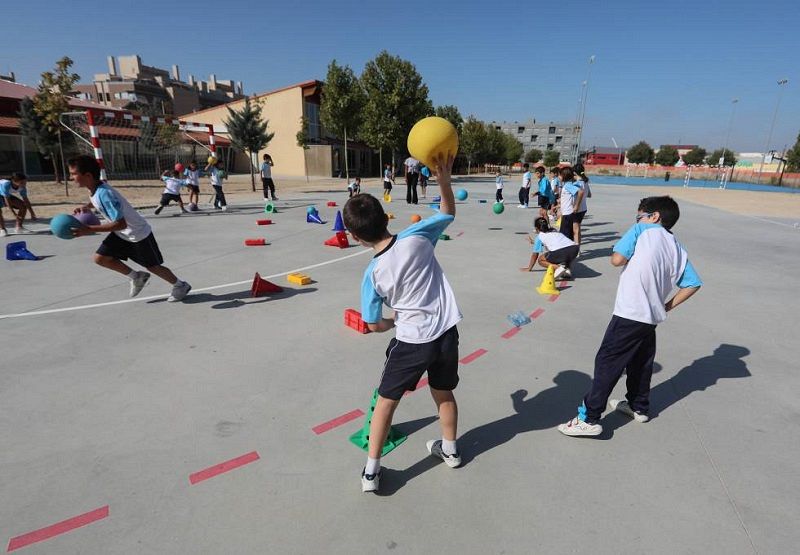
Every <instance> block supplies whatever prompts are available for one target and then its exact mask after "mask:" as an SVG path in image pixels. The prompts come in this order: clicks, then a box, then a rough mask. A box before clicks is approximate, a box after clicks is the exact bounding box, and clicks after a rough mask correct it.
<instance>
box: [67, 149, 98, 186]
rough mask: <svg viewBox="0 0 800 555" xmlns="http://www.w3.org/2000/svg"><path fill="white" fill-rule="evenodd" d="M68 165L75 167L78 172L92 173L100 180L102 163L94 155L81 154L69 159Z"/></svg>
mask: <svg viewBox="0 0 800 555" xmlns="http://www.w3.org/2000/svg"><path fill="white" fill-rule="evenodd" d="M67 166H69V167H70V168H75V169H76V170H78V173H90V174H92V177H94V178H95V179H96V180H98V181H99V180H100V164H98V163H97V160H95V159H94V158H93V157H92V156H89V155H88V154H81V155H80V156H76V157H75V158H70V159H69V160H67Z"/></svg>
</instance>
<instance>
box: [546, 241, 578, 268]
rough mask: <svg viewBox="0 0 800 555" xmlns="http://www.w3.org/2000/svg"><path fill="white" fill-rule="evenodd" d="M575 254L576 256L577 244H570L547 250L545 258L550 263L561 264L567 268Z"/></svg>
mask: <svg viewBox="0 0 800 555" xmlns="http://www.w3.org/2000/svg"><path fill="white" fill-rule="evenodd" d="M577 256H578V245H570V246H568V247H564V248H563V249H557V250H554V251H551V252H548V253H547V254H546V255H545V260H547V261H548V262H550V263H551V264H563V265H564V266H566V267H568V268H569V267H570V266H571V265H572V262H573V261H574V260H575V258H576V257H577Z"/></svg>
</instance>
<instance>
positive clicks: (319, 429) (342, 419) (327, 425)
mask: <svg viewBox="0 0 800 555" xmlns="http://www.w3.org/2000/svg"><path fill="white" fill-rule="evenodd" d="M361 416H364V411H363V410H361V409H356V410H351V411H350V412H348V413H347V414H343V415H341V416H337V417H336V418H334V419H333V420H328V421H327V422H323V423H322V424H318V425H317V426H314V427H313V428H311V431H312V432H314V433H315V434H317V435H320V434H324V433H325V432H328V431H330V430H332V429H334V428H338V427H339V426H341V425H342V424H347V423H348V422H350V421H351V420H355V419H356V418H360V417H361Z"/></svg>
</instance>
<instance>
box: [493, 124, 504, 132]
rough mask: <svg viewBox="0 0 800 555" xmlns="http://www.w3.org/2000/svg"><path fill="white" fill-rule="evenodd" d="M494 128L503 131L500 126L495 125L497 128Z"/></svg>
mask: <svg viewBox="0 0 800 555" xmlns="http://www.w3.org/2000/svg"><path fill="white" fill-rule="evenodd" d="M494 128H495V129H497V130H498V131H502V129H500V126H499V125H495V127H494Z"/></svg>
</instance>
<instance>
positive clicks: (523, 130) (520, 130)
mask: <svg viewBox="0 0 800 555" xmlns="http://www.w3.org/2000/svg"><path fill="white" fill-rule="evenodd" d="M517 133H519V134H520V135H521V134H523V133H525V128H524V127H517Z"/></svg>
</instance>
